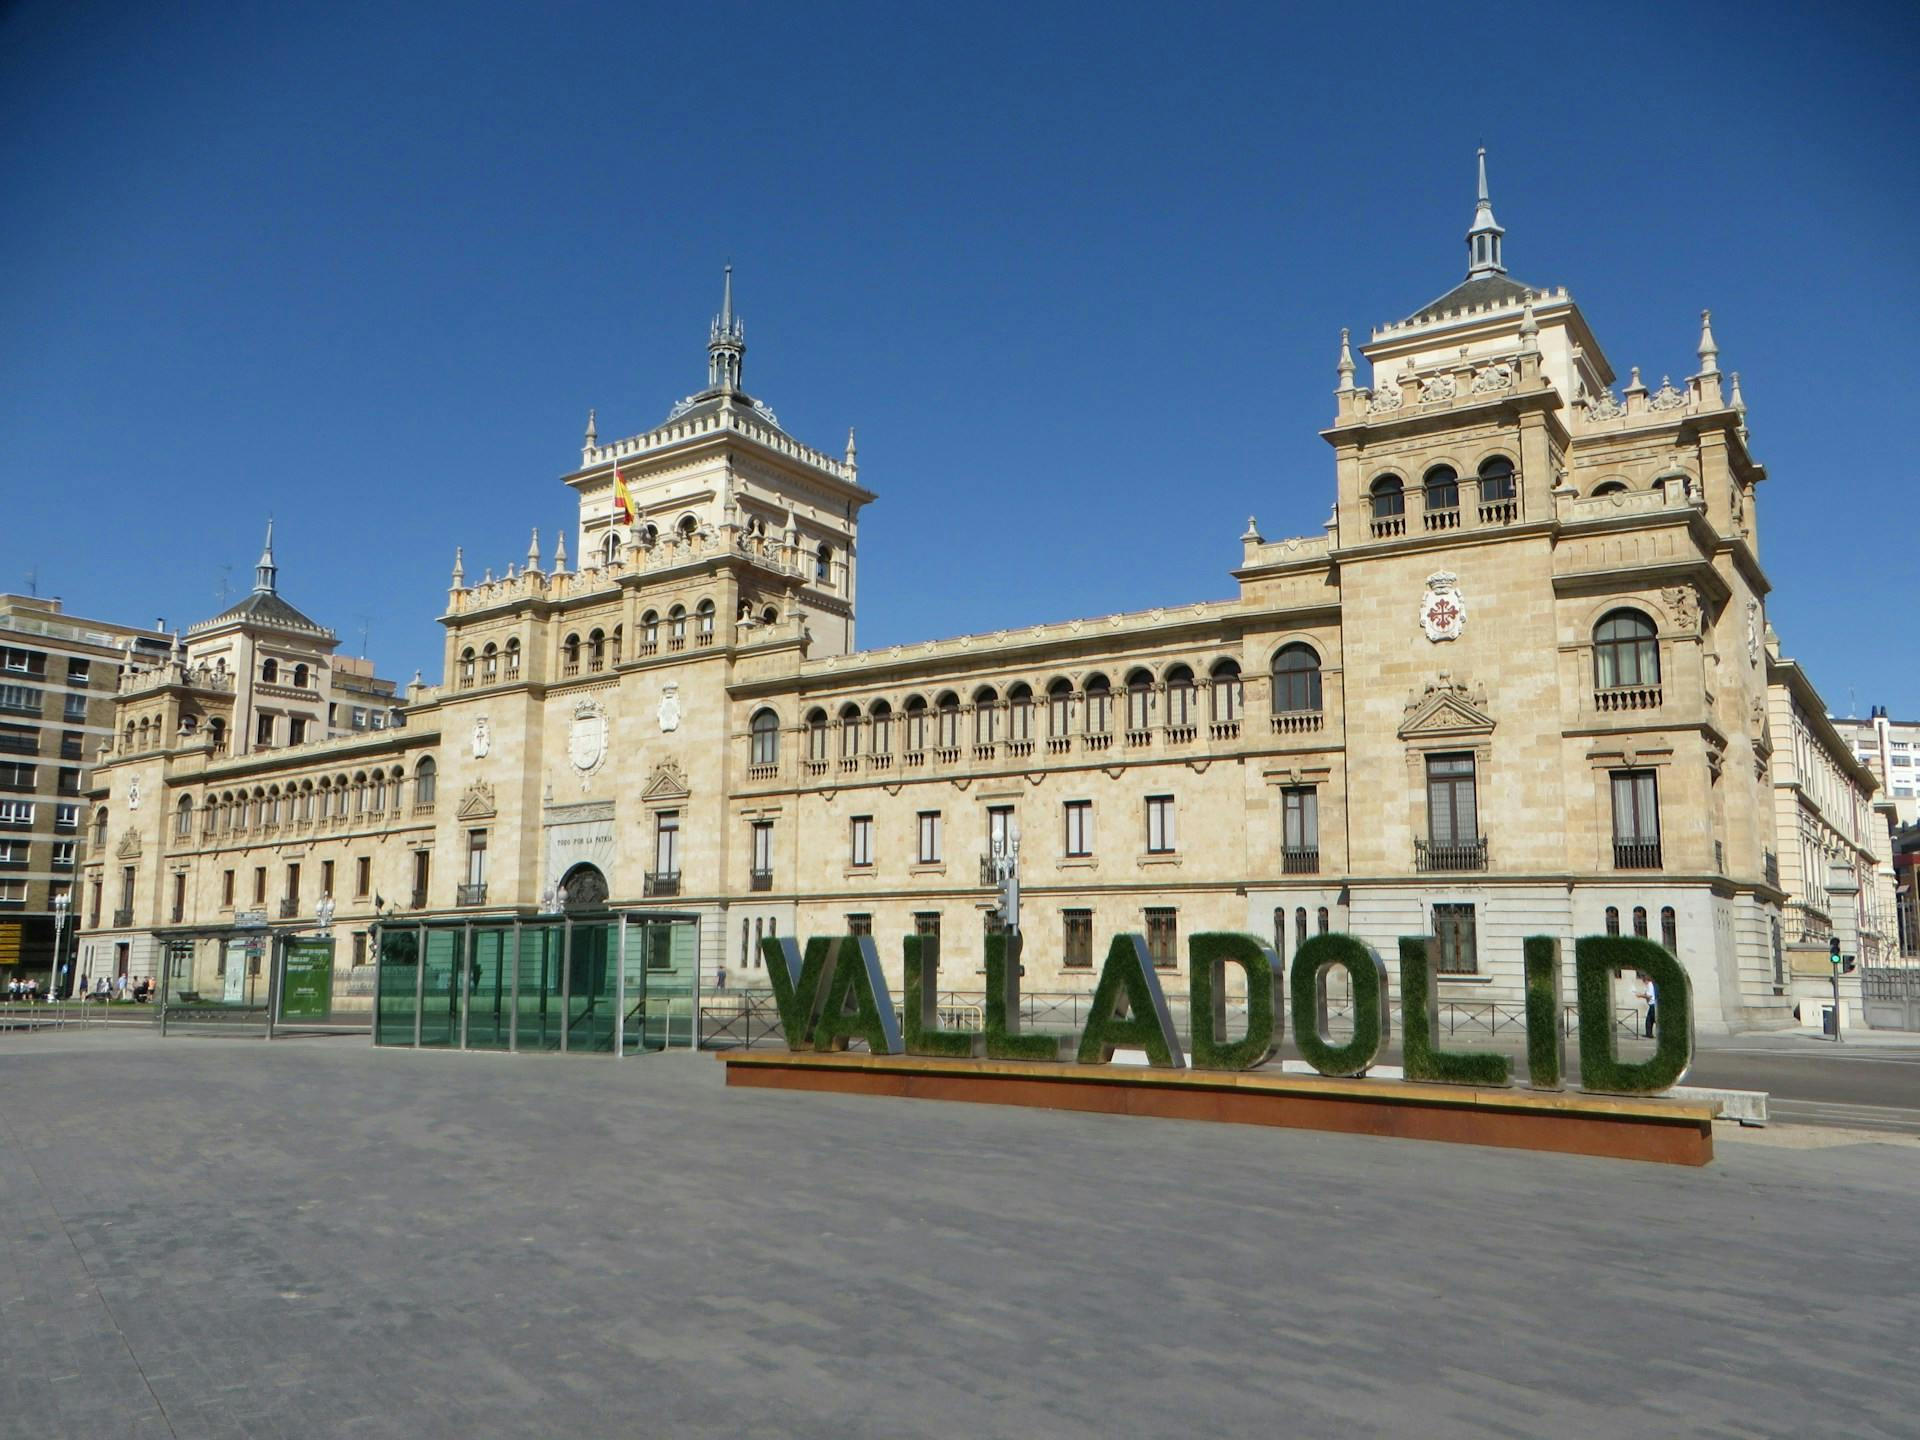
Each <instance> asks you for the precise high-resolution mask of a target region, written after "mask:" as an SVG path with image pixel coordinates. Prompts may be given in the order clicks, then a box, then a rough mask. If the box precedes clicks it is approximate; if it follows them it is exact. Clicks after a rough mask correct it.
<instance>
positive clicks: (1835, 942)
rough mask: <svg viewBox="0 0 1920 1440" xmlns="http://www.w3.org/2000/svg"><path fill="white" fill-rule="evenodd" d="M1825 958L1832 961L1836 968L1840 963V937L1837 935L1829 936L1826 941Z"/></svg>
mask: <svg viewBox="0 0 1920 1440" xmlns="http://www.w3.org/2000/svg"><path fill="white" fill-rule="evenodd" d="M1827 959H1828V960H1830V961H1832V962H1833V964H1834V966H1835V967H1836V968H1838V966H1839V964H1840V937H1839V936H1838V935H1835V936H1832V937H1830V938H1829V939H1828V941H1827Z"/></svg>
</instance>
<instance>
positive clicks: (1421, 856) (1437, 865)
mask: <svg viewBox="0 0 1920 1440" xmlns="http://www.w3.org/2000/svg"><path fill="white" fill-rule="evenodd" d="M1486 868H1487V838H1486V836H1484V835H1480V836H1475V837H1473V838H1472V839H1461V840H1431V839H1429V840H1421V839H1415V840H1414V842H1413V869H1414V873H1415V874H1416V875H1451V874H1466V873H1469V872H1472V871H1478V870H1485V869H1486Z"/></svg>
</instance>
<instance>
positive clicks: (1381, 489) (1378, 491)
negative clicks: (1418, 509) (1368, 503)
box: [1369, 475, 1407, 521]
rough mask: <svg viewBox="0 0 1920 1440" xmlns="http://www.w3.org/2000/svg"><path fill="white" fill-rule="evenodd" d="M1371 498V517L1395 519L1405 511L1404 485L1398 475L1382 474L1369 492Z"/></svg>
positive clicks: (1377, 519)
mask: <svg viewBox="0 0 1920 1440" xmlns="http://www.w3.org/2000/svg"><path fill="white" fill-rule="evenodd" d="M1369 493H1370V495H1371V497H1372V500H1373V518H1374V519H1375V520H1376V521H1380V520H1397V519H1399V518H1400V517H1401V516H1402V515H1405V514H1406V513H1407V495H1406V487H1405V486H1404V485H1403V484H1401V481H1400V477H1399V476H1398V475H1382V476H1381V477H1380V478H1379V479H1378V480H1376V481H1374V482H1373V488H1372V490H1371V491H1370V492H1369Z"/></svg>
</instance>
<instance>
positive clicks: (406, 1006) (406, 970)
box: [373, 930, 420, 1045]
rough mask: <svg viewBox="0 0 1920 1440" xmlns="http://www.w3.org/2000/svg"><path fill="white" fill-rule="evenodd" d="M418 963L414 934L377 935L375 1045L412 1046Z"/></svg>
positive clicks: (417, 950) (405, 931)
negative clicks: (378, 939) (415, 982)
mask: <svg viewBox="0 0 1920 1440" xmlns="http://www.w3.org/2000/svg"><path fill="white" fill-rule="evenodd" d="M419 963H420V955H419V943H418V937H417V935H416V934H415V932H414V931H412V930H397V931H395V930H389V931H385V932H383V933H382V934H381V936H380V985H379V994H378V997H377V999H376V1000H375V1009H374V1019H373V1026H374V1029H373V1040H374V1043H375V1044H376V1045H411V1044H413V981H414V974H415V971H416V969H417V967H418V965H419Z"/></svg>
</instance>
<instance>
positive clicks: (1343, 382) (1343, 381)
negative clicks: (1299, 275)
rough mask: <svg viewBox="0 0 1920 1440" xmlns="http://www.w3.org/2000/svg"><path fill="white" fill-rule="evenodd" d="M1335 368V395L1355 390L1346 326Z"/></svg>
mask: <svg viewBox="0 0 1920 1440" xmlns="http://www.w3.org/2000/svg"><path fill="white" fill-rule="evenodd" d="M1333 368H1334V373H1335V374H1337V375H1338V376H1339V377H1340V383H1339V384H1338V385H1336V386H1335V387H1334V391H1333V393H1334V394H1336V395H1344V394H1346V393H1347V392H1348V391H1350V390H1351V389H1353V346H1352V345H1351V344H1350V343H1349V342H1348V338H1347V329H1346V327H1345V326H1344V325H1343V326H1341V327H1340V363H1339V364H1338V365H1336V366H1334V367H1333ZM1247 528H1248V529H1252V528H1253V527H1252V524H1251V523H1249V524H1248V527H1247Z"/></svg>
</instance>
